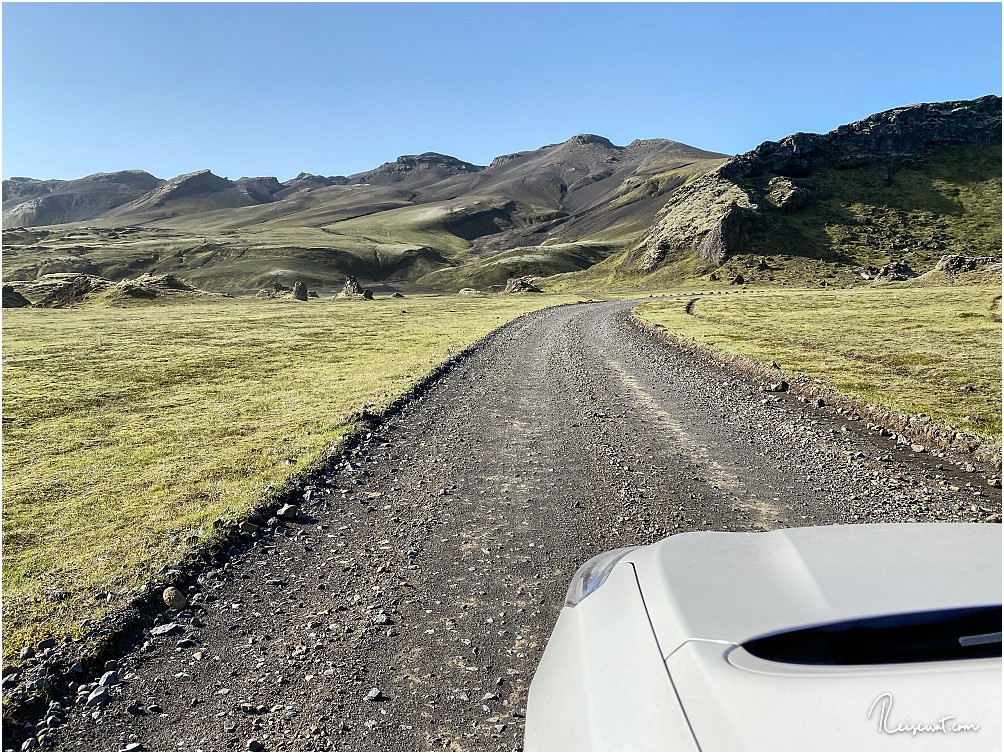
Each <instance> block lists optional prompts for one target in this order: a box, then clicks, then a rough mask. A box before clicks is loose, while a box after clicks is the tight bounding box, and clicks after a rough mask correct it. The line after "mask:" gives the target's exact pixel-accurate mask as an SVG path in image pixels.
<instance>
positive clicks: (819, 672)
mask: <svg viewBox="0 0 1004 754" xmlns="http://www.w3.org/2000/svg"><path fill="white" fill-rule="evenodd" d="M734 653H741V654H746V653H745V650H743V649H742V648H736V647H733V646H731V645H728V644H720V643H716V642H704V641H688V642H686V643H685V644H683V645H682V646H681V647H679V648H677V650H676V651H674V652H673V653H672V654H671V655H670V656H669V659H668V660H667V667H668V668H669V672H670V675H671V676H672V677H673V680H674V682H675V683H676V686H677V688H678V690H679V695H680V699H681V702H682V704H683V708H684V710H686V713H687V716H688V719H689V721H690V723H691V725H692V726H693V730H694V734H695V736H696V738H697V742H698V745H699V746H700V748H701V750H702V751H841V750H857V751H861V750H863V751H945V750H952V751H990V750H993V749H994V748H996V749H998V750H999V749H1000V742H1001V661H1000V659H996V660H992V659H991V660H961V661H951V662H932V663H911V664H910V665H901V666H895V670H894V669H893V668H894V666H889V665H872V666H841V667H822V668H820V667H819V666H798V665H783V664H781V663H772V662H767V661H764V660H759V658H755V657H752V656H751V655H747V657H746V658H743V659H741V660H736V661H733V662H729V658H728V656H729V655H730V654H734ZM770 666H773V667H770ZM751 668H758V669H759V670H758V671H754V670H752V669H751ZM946 718H949V719H946ZM939 722H941V723H943V725H944V728H945V730H944V732H941V731H937V730H936V731H934V732H926V731H918V732H917V733H912V732H911V731H910V730H906V731H903V732H894V731H896V729H897V728H899V727H901V726H905V725H906V726H908V725H910V724H916V725H922V726H928V727H933V728H937V727H938V725H939ZM971 725H976V726H978V729H975V730H973V729H969V728H968V727H967V728H966V729H965V730H953V727H958V726H971ZM890 731H893V732H890Z"/></svg>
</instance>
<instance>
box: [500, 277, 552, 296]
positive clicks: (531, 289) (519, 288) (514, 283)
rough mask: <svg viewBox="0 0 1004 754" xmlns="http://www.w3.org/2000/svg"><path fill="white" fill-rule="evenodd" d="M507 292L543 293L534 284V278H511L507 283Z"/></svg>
mask: <svg viewBox="0 0 1004 754" xmlns="http://www.w3.org/2000/svg"><path fill="white" fill-rule="evenodd" d="M505 292H506V293H543V291H541V290H540V288H538V287H537V286H535V285H534V284H533V281H532V278H528V277H519V278H509V279H508V280H507V281H506V283H505Z"/></svg>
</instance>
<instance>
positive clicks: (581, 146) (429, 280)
mask: <svg viewBox="0 0 1004 754" xmlns="http://www.w3.org/2000/svg"><path fill="white" fill-rule="evenodd" d="M724 159H725V155H721V154H718V153H715V152H707V151H704V150H700V149H696V148H694V147H690V146H687V145H685V144H680V143H677V142H674V141H669V140H665V139H649V140H645V141H635V142H632V143H631V144H629V145H627V146H625V147H622V146H616V145H614V144H613V143H611V142H610V141H609V140H607V139H605V138H603V137H600V136H594V135H588V134H583V135H579V136H574V137H572V138H571V139H569V140H567V141H565V142H562V143H560V144H551V145H547V146H544V147H541V148H540V149H536V150H529V151H525V152H519V153H514V154H510V155H506V156H504V157H500V158H497V159H496V160H493V161H492V164H491V165H489V166H487V167H485V166H480V165H474V164H472V163H469V162H465V161H463V160H460V159H458V158H456V157H452V156H449V155H443V154H439V153H435V152H427V153H424V154H419V155H404V156H401V157H398V158H397V159H396V160H395V161H393V162H388V163H385V164H383V165H381V166H379V167H377V168H375V169H373V170H370V171H366V172H363V173H358V174H355V175H351V176H347V177H346V176H331V177H326V176H318V175H313V174H310V173H301V174H300V175H298V176H297V177H296V178H295V179H292V180H290V181H285V182H280V181H279V180H278V179H277V178H274V177H270V176H265V177H255V178H240V179H238V180H236V181H230V180H228V179H226V178H221V177H219V176H216V175H214V174H213V173H211V172H210V171H208V170H203V171H199V172H196V173H190V174H186V175H183V176H178V177H177V178H173V179H171V180H168V181H161V182H159V183H158V184H157V185H156V186H155V187H153V188H152V189H151V190H150V191H149V192H148V193H145V194H144V195H142V196H139V197H130V201H126V202H121V203H119V204H117V205H116V206H114V207H112V208H110V209H109V210H108V211H106V212H104V213H103V214H101V215H100V216H95V217H92V218H88V219H87V221H86V222H76V223H70V224H67V225H69V227H67V225H57V226H49V227H35V228H31V229H28V230H24V231H18V232H17V233H8V234H6V235H5V243H6V246H7V253H6V254H5V258H4V271H5V274H6V275H7V276H8V277H9V276H11V275H14V276H17V278H20V279H29V280H31V279H35V278H36V277H37V276H39V275H45V274H51V273H66V272H82V273H86V274H93V275H100V276H103V277H107V278H108V279H112V280H115V279H120V277H121V276H126V275H128V276H135V275H137V274H141V273H151V274H177V275H180V276H182V277H185V278H186V279H188V280H190V281H191V282H192V283H193V284H196V285H198V286H199V287H201V288H205V289H209V290H221V291H234V292H236V291H244V290H254V289H256V288H259V287H262V286H264V285H267V284H269V283H270V282H272V281H273V280H277V281H279V282H283V283H285V284H290V283H291V282H292V280H290V278H291V277H300V278H303V279H304V281H305V282H307V283H308V284H309V285H311V286H314V287H324V286H325V285H336V284H337V282H338V280H339V279H340V278H342V277H344V276H345V275H349V274H351V275H355V276H356V277H361V278H364V279H367V280H396V281H406V282H410V283H411V284H415V285H420V286H426V287H429V288H442V287H446V288H453V289H457V288H461V287H466V286H468V285H470V284H471V282H472V280H474V279H476V280H477V281H478V282H479V284H489V285H490V284H504V283H505V281H506V278H507V276H510V275H516V274H522V273H524V272H530V273H533V274H554V273H557V272H565V271H574V270H579V269H583V268H584V267H588V266H590V265H592V264H594V263H595V262H596V261H599V260H602V259H604V258H606V256H608V255H609V254H611V253H613V252H614V251H617V250H621V249H623V248H624V247H625V245H626V244H629V243H633V242H634V241H635V240H636V239H637V237H638V235H639V234H640V233H642V232H644V231H645V229H646V228H648V227H649V225H650V224H651V222H652V221H653V219H654V217H655V215H656V212H657V211H658V210H659V208H660V207H661V206H662V205H663V204H664V203H665V200H666V198H667V197H668V196H669V195H670V194H671V193H672V192H673V191H674V190H676V189H677V188H679V187H680V186H681V185H683V184H684V183H685V182H686V181H688V180H690V179H691V178H693V177H694V176H695V175H699V174H701V173H703V172H705V171H706V170H708V169H710V168H711V167H713V166H715V165H717V164H719V163H720V162H721V161H722V160H724ZM5 190H6V187H5ZM17 200H18V197H17V196H14V195H13V194H12V195H11V197H10V202H11V205H12V207H14V206H16V205H17ZM12 211H13V210H12ZM21 224H22V225H25V224H26V223H21ZM528 248H529V249H531V250H532V251H530V252H527V249H528ZM513 249H521V250H522V253H520V254H515V255H513V254H510V255H509V257H508V261H507V262H506V264H504V265H488V266H484V265H483V262H484V261H486V260H487V259H490V258H493V257H495V256H496V255H498V254H501V253H504V252H510V251H512V250H513ZM472 261H473V262H475V263H477V264H479V265H481V266H480V267H478V269H475V268H474V267H473V266H471V267H469V266H467V263H469V262H472ZM524 262H525V264H524ZM468 272H469V273H470V274H468Z"/></svg>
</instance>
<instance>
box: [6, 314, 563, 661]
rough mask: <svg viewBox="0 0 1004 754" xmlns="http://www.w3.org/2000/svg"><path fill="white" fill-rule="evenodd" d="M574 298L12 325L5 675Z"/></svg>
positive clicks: (84, 317)
mask: <svg viewBox="0 0 1004 754" xmlns="http://www.w3.org/2000/svg"><path fill="white" fill-rule="evenodd" d="M563 300H568V299H567V298H560V297H550V296H532V297H531V296H522V297H507V298H489V299H464V298H454V297H429V296H423V297H408V298H406V299H401V300H398V299H383V300H376V301H372V302H346V301H316V300H315V301H311V302H309V303H303V304H300V303H297V302H293V301H259V300H248V299H243V300H226V299H223V300H214V301H212V302H209V303H197V304H189V305H171V306H157V305H151V306H146V307H142V308H133V309H97V308H84V309H63V310H45V309H7V310H4V316H3V355H4V358H3V387H4V402H3V411H4V414H3V430H4V431H3V482H4V505H3V537H4V542H3V545H4V550H3V555H4V557H3V595H4V599H3V639H4V641H3V646H4V652H5V655H4V660H5V661H8V660H10V659H11V658H12V656H13V655H14V654H15V653H16V652H17V650H18V649H19V648H20V647H21V646H23V645H24V644H26V643H31V642H33V641H35V640H37V639H39V638H41V637H43V636H47V635H61V634H62V633H64V632H68V633H76V632H77V631H78V625H79V621H80V620H82V619H84V618H90V617H94V616H95V615H97V614H99V613H100V612H101V611H102V610H103V609H104V608H103V606H104V603H102V602H97V601H96V600H95V599H94V597H95V595H96V594H97V593H99V592H106V591H112V592H116V593H122V592H123V591H125V590H127V589H129V588H131V587H133V586H136V585H137V584H139V583H141V582H142V581H143V580H144V579H145V578H146V577H147V576H148V575H149V574H150V573H151V572H152V571H155V570H156V569H158V568H159V567H160V566H162V565H163V564H165V563H170V562H173V561H174V560H175V559H176V558H177V557H178V556H179V553H180V552H181V550H182V549H183V548H184V546H185V543H186V542H189V541H190V538H192V537H194V538H196V539H200V538H204V537H206V536H208V533H209V532H210V531H211V523H212V521H213V520H214V519H215V518H217V517H219V516H223V515H237V514H239V513H240V512H241V511H243V510H247V509H248V508H250V507H252V506H254V505H255V504H256V503H257V502H258V501H259V500H260V499H261V498H262V495H263V492H264V489H265V486H266V485H275V486H278V485H280V484H281V483H282V482H283V481H284V480H286V479H287V478H289V477H291V476H293V475H296V474H298V473H300V472H302V471H303V470H304V469H306V468H307V467H308V466H309V465H310V464H312V463H314V462H315V461H316V460H317V459H318V458H320V457H322V456H323V455H324V454H325V453H326V452H327V451H328V450H329V449H330V448H332V447H333V446H335V445H337V443H338V442H339V441H340V439H341V438H342V437H343V436H344V434H345V433H346V431H347V430H348V426H347V425H346V417H347V416H348V414H349V413H350V412H351V411H353V410H355V409H358V408H361V407H362V406H364V405H367V404H368V403H369V402H373V403H375V404H376V405H377V406H380V405H386V404H387V403H389V402H390V401H392V400H393V399H394V398H395V397H397V396H398V395H400V394H401V393H402V392H404V391H405V390H407V389H408V387H410V386H411V385H412V384H414V383H415V382H416V381H417V380H418V379H419V378H421V377H422V376H423V375H424V374H426V373H427V372H428V371H429V370H430V369H431V368H432V367H433V366H435V365H436V364H438V363H439V362H441V361H442V360H444V359H445V358H447V357H448V356H449V355H450V354H451V353H453V352H456V351H457V350H459V349H461V348H463V347H464V346H466V345H468V344H469V343H471V342H473V341H474V340H476V339H478V338H480V337H481V336H483V335H484V334H486V333H487V332H489V331H490V330H492V329H494V328H496V327H498V326H500V325H502V324H503V323H505V322H506V321H507V320H509V319H511V318H513V317H515V316H517V315H519V314H522V313H524V312H526V311H530V310H532V309H535V308H540V307H542V306H547V305H550V304H554V303H559V302H560V301H563ZM59 590H66V591H67V592H69V594H70V597H69V598H68V599H65V600H62V601H58V602H57V601H53V600H52V599H51V598H50V595H51V594H52V593H54V592H56V591H59Z"/></svg>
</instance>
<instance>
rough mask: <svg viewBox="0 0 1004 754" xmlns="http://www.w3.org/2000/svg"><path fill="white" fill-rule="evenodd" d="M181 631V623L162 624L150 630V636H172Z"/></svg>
mask: <svg viewBox="0 0 1004 754" xmlns="http://www.w3.org/2000/svg"><path fill="white" fill-rule="evenodd" d="M180 630H181V624H180V623H162V624H161V625H159V626H154V627H153V628H151V629H150V636H170V635H171V634H174V633H177V632H178V631H180Z"/></svg>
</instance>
